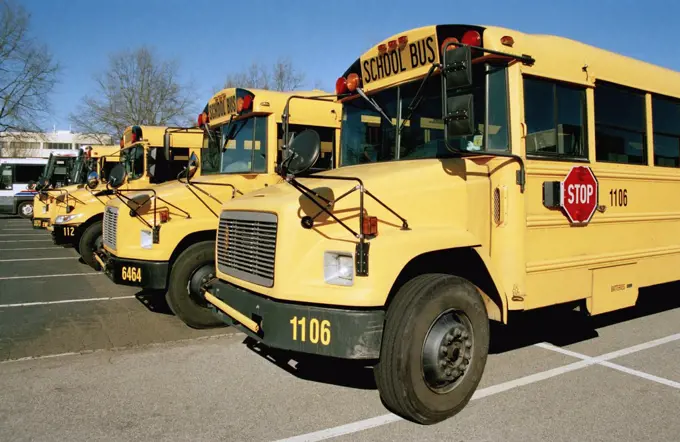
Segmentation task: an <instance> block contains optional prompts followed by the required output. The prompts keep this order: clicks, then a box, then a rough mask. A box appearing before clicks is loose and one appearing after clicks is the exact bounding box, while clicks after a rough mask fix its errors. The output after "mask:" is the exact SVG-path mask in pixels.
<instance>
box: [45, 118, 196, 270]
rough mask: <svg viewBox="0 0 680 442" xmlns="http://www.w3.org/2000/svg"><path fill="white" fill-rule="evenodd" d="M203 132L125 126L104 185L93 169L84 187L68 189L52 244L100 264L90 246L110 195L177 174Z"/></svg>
mask: <svg viewBox="0 0 680 442" xmlns="http://www.w3.org/2000/svg"><path fill="white" fill-rule="evenodd" d="M202 135H203V134H202V132H201V131H199V130H193V129H184V128H173V127H168V126H129V127H127V128H126V129H125V132H124V133H123V137H122V138H121V142H120V153H119V155H120V163H119V164H117V165H115V166H114V167H113V168H112V169H111V170H110V172H109V175H108V177H107V178H108V179H107V181H106V184H105V185H103V184H102V183H101V177H100V176H98V175H97V174H96V173H94V174H93V173H90V176H88V180H87V185H86V188H83V189H79V190H76V191H74V192H72V193H69V204H68V205H64V206H60V207H57V210H56V211H55V212H54V213H53V214H51V215H52V218H51V220H50V222H51V224H52V225H53V227H54V230H53V231H52V239H53V241H54V243H55V244H58V245H65V246H73V247H74V248H75V249H76V250H77V251H78V252H79V253H80V255H81V256H82V258H83V261H85V262H86V263H87V264H88V265H90V266H91V267H92V268H94V269H99V264H98V263H97V261H96V260H95V258H94V251H95V250H97V249H99V248H100V247H101V243H102V219H103V217H104V207H105V206H106V203H107V201H108V200H110V199H112V198H116V192H122V191H125V190H132V189H143V188H146V187H149V186H150V185H153V184H158V183H162V182H165V181H168V180H169V179H173V178H175V177H176V176H177V175H178V174H179V173H180V172H181V171H182V169H183V168H184V167H185V166H186V164H187V161H188V159H189V155H190V154H191V153H192V152H195V151H197V150H198V149H200V147H201V143H202V139H203V136H202ZM117 169H124V170H126V171H127V178H126V180H125V181H124V182H123V183H120V182H119V183H118V184H117V185H118V188H117V189H115V190H114V189H113V188H112V180H113V178H114V172H115V171H116V170H117Z"/></svg>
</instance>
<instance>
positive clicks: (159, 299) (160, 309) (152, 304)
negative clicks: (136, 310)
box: [135, 290, 175, 316]
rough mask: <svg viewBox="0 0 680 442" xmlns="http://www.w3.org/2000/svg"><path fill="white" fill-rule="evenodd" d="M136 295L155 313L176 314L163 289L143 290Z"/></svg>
mask: <svg viewBox="0 0 680 442" xmlns="http://www.w3.org/2000/svg"><path fill="white" fill-rule="evenodd" d="M135 297H136V298H137V300H138V301H139V302H141V303H142V304H143V305H144V307H146V308H147V309H149V311H151V312H153V313H159V314H162V315H169V316H174V315H175V314H174V313H173V312H172V310H170V306H169V305H168V303H167V302H166V301H165V292H164V291H161V290H157V291H155V290H154V291H152V290H142V291H141V292H138V293H136V294H135Z"/></svg>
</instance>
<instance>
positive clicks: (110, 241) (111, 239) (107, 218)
mask: <svg viewBox="0 0 680 442" xmlns="http://www.w3.org/2000/svg"><path fill="white" fill-rule="evenodd" d="M117 227H118V209H117V208H115V207H109V206H106V209H105V210H104V223H103V225H102V233H103V241H104V244H105V245H106V246H108V247H109V248H110V249H112V250H116V229H117Z"/></svg>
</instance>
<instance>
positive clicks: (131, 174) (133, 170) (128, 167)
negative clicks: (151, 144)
mask: <svg viewBox="0 0 680 442" xmlns="http://www.w3.org/2000/svg"><path fill="white" fill-rule="evenodd" d="M120 156H121V158H120V161H121V163H123V166H125V171H126V172H127V174H128V180H136V179H138V178H141V177H142V176H143V175H144V146H142V145H141V144H136V145H134V146H132V147H130V148H128V149H125V150H124V151H122V152H121V153H120Z"/></svg>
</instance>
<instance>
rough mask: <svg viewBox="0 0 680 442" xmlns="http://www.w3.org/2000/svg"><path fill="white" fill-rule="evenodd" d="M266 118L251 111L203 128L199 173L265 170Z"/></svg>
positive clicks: (228, 173)
mask: <svg viewBox="0 0 680 442" xmlns="http://www.w3.org/2000/svg"><path fill="white" fill-rule="evenodd" d="M270 117H271V114H252V115H248V116H247V117H245V118H238V119H236V118H235V119H232V120H231V121H229V122H228V123H225V124H224V125H222V126H219V127H216V128H209V129H207V130H206V131H204V133H203V148H202V149H201V175H232V174H256V173H266V172H267V158H268V151H267V149H268V143H267V137H268V132H269V128H268V125H269V118H270Z"/></svg>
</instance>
